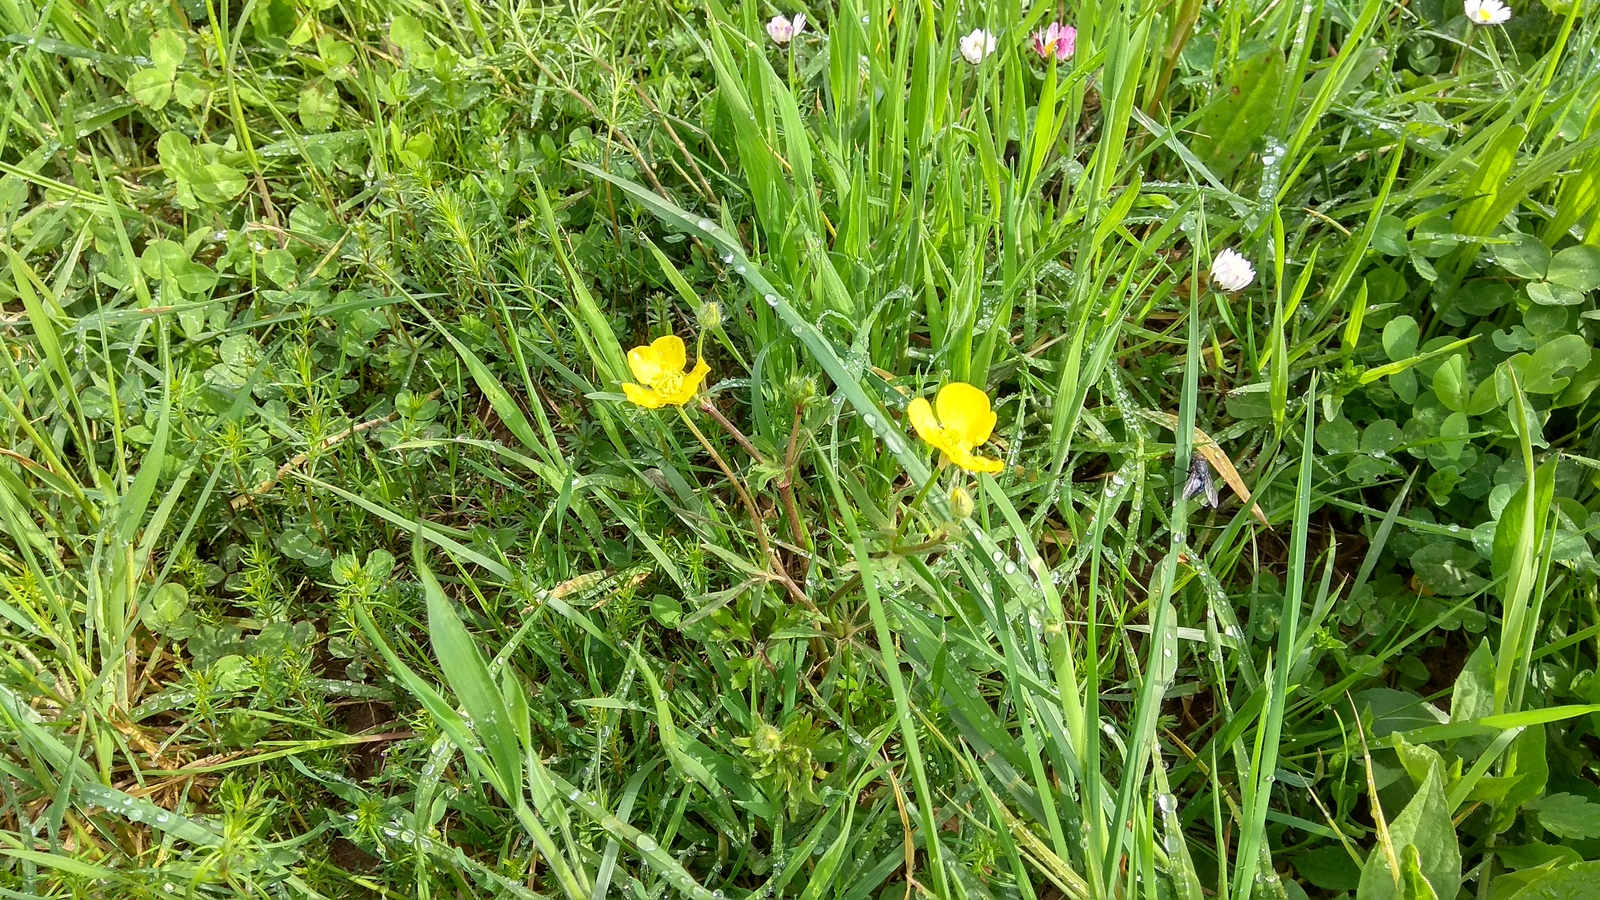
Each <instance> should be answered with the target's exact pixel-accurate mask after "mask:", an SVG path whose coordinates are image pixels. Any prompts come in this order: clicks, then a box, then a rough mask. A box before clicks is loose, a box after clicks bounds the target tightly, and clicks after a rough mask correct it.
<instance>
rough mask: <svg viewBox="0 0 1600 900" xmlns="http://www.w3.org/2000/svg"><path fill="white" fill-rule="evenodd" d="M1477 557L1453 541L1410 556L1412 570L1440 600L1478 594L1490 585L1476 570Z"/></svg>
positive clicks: (1425, 546) (1423, 548)
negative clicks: (1441, 598)
mask: <svg viewBox="0 0 1600 900" xmlns="http://www.w3.org/2000/svg"><path fill="white" fill-rule="evenodd" d="M1478 563H1479V558H1478V554H1476V553H1474V552H1473V551H1472V550H1470V549H1468V548H1467V547H1465V546H1464V545H1462V544H1458V543H1456V542H1454V541H1439V542H1436V543H1432V544H1424V545H1423V546H1422V548H1421V549H1420V550H1418V551H1417V552H1415V553H1413V554H1411V568H1412V569H1413V570H1414V571H1415V572H1416V573H1417V577H1418V578H1420V579H1421V580H1422V583H1423V584H1425V585H1427V586H1428V588H1429V589H1430V590H1432V591H1433V592H1434V593H1435V594H1438V595H1439V596H1441V597H1462V596H1466V595H1468V594H1473V593H1477V592H1478V591H1480V590H1482V589H1483V588H1484V586H1485V585H1487V584H1488V583H1489V580H1488V579H1487V578H1484V577H1483V576H1482V575H1479V574H1478V573H1477V572H1476V571H1475V570H1476V569H1477V566H1478Z"/></svg>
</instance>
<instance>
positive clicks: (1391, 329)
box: [1383, 316, 1422, 362]
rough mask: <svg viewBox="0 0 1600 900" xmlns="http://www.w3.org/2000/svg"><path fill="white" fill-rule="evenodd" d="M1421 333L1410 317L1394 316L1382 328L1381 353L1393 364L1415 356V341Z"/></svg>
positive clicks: (1415, 321) (1415, 322)
mask: <svg viewBox="0 0 1600 900" xmlns="http://www.w3.org/2000/svg"><path fill="white" fill-rule="evenodd" d="M1421 334H1422V331H1421V329H1419V328H1418V327H1417V320H1416V319H1413V318H1411V317H1410V316H1395V317H1394V318H1392V319H1390V320H1389V322H1388V324H1386V325H1384V326H1383V353H1384V355H1385V356H1387V357H1389V359H1391V360H1393V361H1394V362H1399V361H1401V360H1403V359H1410V358H1411V357H1413V356H1415V355H1416V354H1417V339H1418V338H1419V337H1420V336H1421Z"/></svg>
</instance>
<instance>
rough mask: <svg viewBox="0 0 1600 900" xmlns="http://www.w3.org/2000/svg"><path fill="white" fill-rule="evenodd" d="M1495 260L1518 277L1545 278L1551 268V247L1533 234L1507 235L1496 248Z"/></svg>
mask: <svg viewBox="0 0 1600 900" xmlns="http://www.w3.org/2000/svg"><path fill="white" fill-rule="evenodd" d="M1494 261H1495V262H1496V263H1498V264H1499V266H1500V268H1502V269H1505V270H1506V271H1507V272H1510V273H1511V274H1513V275H1515V276H1517V277H1518V278H1543V277H1544V273H1545V272H1548V271H1549V270H1550V248H1549V247H1546V246H1545V245H1544V244H1543V243H1542V242H1541V241H1540V240H1539V239H1538V238H1536V237H1534V236H1533V235H1531V234H1513V235H1507V241H1506V243H1503V244H1500V245H1499V246H1497V247H1495V248H1494Z"/></svg>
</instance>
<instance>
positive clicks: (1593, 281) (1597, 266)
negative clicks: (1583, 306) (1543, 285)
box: [1544, 244, 1600, 291]
mask: <svg viewBox="0 0 1600 900" xmlns="http://www.w3.org/2000/svg"><path fill="white" fill-rule="evenodd" d="M1544 277H1545V280H1546V281H1549V282H1550V283H1551V284H1558V285H1561V286H1562V287H1567V288H1571V289H1572V290H1575V291H1592V290H1594V289H1595V288H1597V287H1600V247H1596V246H1593V245H1591V244H1579V245H1578V246H1576V247H1568V248H1567V249H1565V250H1562V251H1560V252H1559V253H1557V254H1556V255H1555V258H1553V259H1551V260H1550V270H1549V272H1547V273H1546V274H1545V276H1544Z"/></svg>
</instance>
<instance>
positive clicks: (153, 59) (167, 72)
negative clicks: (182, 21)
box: [150, 28, 188, 80]
mask: <svg viewBox="0 0 1600 900" xmlns="http://www.w3.org/2000/svg"><path fill="white" fill-rule="evenodd" d="M187 52H188V48H187V47H185V46H184V43H183V35H181V34H179V33H178V32H176V31H173V30H171V29H169V28H163V29H161V30H160V31H157V32H156V33H155V34H153V35H151V37H150V64H151V66H153V67H154V68H155V71H157V72H160V73H161V74H162V75H163V76H165V77H166V78H168V79H169V80H170V79H171V78H172V76H173V75H175V74H176V73H177V71H178V66H179V65H180V64H182V63H183V57H184V54H185V53H187Z"/></svg>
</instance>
